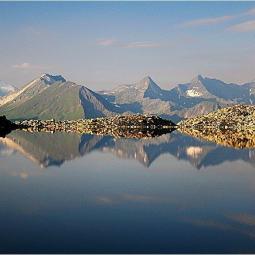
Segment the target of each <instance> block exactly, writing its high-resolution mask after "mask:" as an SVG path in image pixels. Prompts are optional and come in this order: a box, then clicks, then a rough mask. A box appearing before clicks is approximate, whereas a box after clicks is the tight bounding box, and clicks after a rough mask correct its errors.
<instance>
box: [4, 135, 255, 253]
mask: <svg viewBox="0 0 255 255" xmlns="http://www.w3.org/2000/svg"><path fill="white" fill-rule="evenodd" d="M0 160H1V166H0V204H1V207H0V226H1V232H0V252H2V253H7V252H12V253H13V252H16V253H29V252H30V253H31V252H32V253H48V252H50V253H55V252H58V253H61V252H62V253H69V252H70V253H78V252H80V253H106V252H107V253H141V252H143V253H208V252H210V253H230V252H231V253H236V252H238V253H248V252H253V253H254V252H255V203H254V201H255V150H246V149H243V150H237V149H232V148H224V147H221V146H219V145H215V144H213V143H207V142H204V141H199V140H197V139H195V138H192V137H189V136H184V135H181V134H179V133H177V132H173V133H171V134H166V135H163V136H160V137H156V138H152V139H142V140H136V139H115V138H112V137H106V136H105V137H103V136H92V135H77V134H63V133H55V134H46V133H37V134H35V133H34V134H31V133H26V132H23V131H15V132H12V133H11V134H9V135H8V136H7V137H6V138H0Z"/></svg>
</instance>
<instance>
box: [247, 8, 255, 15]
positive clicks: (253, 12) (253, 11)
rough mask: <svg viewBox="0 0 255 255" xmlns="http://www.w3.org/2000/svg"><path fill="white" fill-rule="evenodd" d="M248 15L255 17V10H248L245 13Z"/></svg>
mask: <svg viewBox="0 0 255 255" xmlns="http://www.w3.org/2000/svg"><path fill="white" fill-rule="evenodd" d="M245 14H246V15H255V8H253V9H250V10H248V11H247V12H245Z"/></svg>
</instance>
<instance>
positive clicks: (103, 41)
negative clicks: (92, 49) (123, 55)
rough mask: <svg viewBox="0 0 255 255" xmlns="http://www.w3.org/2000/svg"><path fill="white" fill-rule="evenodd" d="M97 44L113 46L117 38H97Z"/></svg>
mask: <svg viewBox="0 0 255 255" xmlns="http://www.w3.org/2000/svg"><path fill="white" fill-rule="evenodd" d="M96 44H97V45H99V46H112V45H114V44H116V40H115V39H100V40H97V43H96Z"/></svg>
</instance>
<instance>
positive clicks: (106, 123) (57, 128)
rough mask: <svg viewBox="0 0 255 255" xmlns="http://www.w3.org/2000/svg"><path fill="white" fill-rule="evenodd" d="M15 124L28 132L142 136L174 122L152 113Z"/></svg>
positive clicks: (166, 129) (161, 131) (172, 127)
mask: <svg viewBox="0 0 255 255" xmlns="http://www.w3.org/2000/svg"><path fill="white" fill-rule="evenodd" d="M15 124H16V125H18V126H20V127H22V129H23V130H26V131H29V132H52V133H54V132H76V133H80V134H83V133H87V134H96V135H111V136H114V137H126V138H143V137H154V136H159V135H162V134H165V133H169V132H171V131H173V130H175V129H176V124H174V123H173V122H171V121H169V120H164V119H162V118H160V117H158V116H154V115H118V116H114V117H105V118H96V119H80V120H65V121H56V120H54V119H52V120H23V121H16V122H15Z"/></svg>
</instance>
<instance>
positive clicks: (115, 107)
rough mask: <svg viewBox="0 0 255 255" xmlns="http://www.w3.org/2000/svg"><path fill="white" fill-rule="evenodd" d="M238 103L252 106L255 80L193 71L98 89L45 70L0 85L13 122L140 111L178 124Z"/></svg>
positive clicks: (0, 98) (1, 111) (1, 101)
mask: <svg viewBox="0 0 255 255" xmlns="http://www.w3.org/2000/svg"><path fill="white" fill-rule="evenodd" d="M6 88H8V89H6ZM1 91H2V92H1ZM238 103H243V104H255V82H249V83H245V84H242V85H238V84H234V83H225V82H223V81H221V80H217V79H212V78H206V77H202V76H201V75H198V76H197V77H195V78H194V79H192V80H191V81H190V82H189V83H185V84H178V85H177V86H176V87H174V88H172V89H169V90H166V89H162V88H161V87H160V86H159V85H157V84H156V82H155V81H153V80H152V79H151V77H149V76H147V77H144V78H143V79H142V80H140V81H139V82H136V83H133V84H126V85H121V86H118V87H116V88H114V89H112V90H104V91H97V92H96V91H92V90H90V89H89V88H87V87H85V86H82V85H78V84H76V83H74V82H71V81H66V79H65V78H63V77H62V76H61V75H50V74H44V75H42V76H40V77H39V78H36V79H34V80H33V81H31V82H29V83H28V84H26V85H24V86H23V87H21V88H20V89H16V88H14V87H13V86H6V85H5V84H4V83H0V115H6V116H7V118H9V119H13V120H15V119H27V118H32V119H52V118H54V119H57V120H63V119H81V118H96V117H104V116H112V115H116V114H130V113H140V114H157V115H159V116H161V117H163V118H167V119H171V120H173V121H176V122H178V121H179V120H181V119H183V118H189V117H194V116H197V115H200V114H205V113H208V112H210V111H213V110H216V109H219V108H222V107H225V106H228V105H232V104H238Z"/></svg>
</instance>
